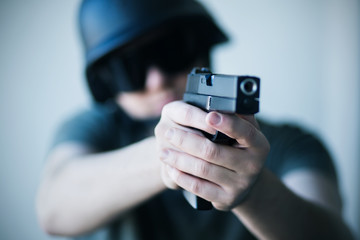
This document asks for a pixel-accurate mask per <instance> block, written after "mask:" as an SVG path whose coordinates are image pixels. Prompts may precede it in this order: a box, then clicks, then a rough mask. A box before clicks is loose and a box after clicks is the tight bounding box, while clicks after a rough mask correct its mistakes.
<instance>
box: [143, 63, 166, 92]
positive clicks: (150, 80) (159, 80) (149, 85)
mask: <svg viewBox="0 0 360 240" xmlns="http://www.w3.org/2000/svg"><path fill="white" fill-rule="evenodd" d="M165 84H166V76H165V74H164V73H163V72H162V71H161V70H160V69H159V68H157V67H150V68H149V69H148V71H147V73H146V79H145V88H146V90H148V91H151V92H155V91H158V90H161V89H163V88H164V87H165Z"/></svg>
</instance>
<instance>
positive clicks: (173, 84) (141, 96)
mask: <svg viewBox="0 0 360 240" xmlns="http://www.w3.org/2000/svg"><path fill="white" fill-rule="evenodd" d="M189 72H190V70H189V69H186V70H184V71H182V72H179V73H176V74H166V73H164V72H163V71H161V70H160V69H159V68H157V67H155V66H154V67H150V68H149V69H148V70H147V72H146V77H145V87H144V89H143V90H139V91H134V92H121V93H119V94H118V95H117V98H116V102H117V103H118V104H119V106H120V107H121V108H122V109H124V111H125V112H127V114H128V115H129V116H131V117H132V118H135V119H148V118H155V117H159V116H160V114H161V111H162V108H163V107H164V106H165V105H166V104H167V103H169V102H172V101H175V100H180V99H182V96H183V93H184V91H185V87H186V80H187V74H188V73H189Z"/></svg>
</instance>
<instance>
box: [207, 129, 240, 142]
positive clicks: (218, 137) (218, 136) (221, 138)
mask: <svg viewBox="0 0 360 240" xmlns="http://www.w3.org/2000/svg"><path fill="white" fill-rule="evenodd" d="M203 134H204V135H205V137H206V138H207V139H209V140H210V141H212V142H214V143H220V144H224V145H233V144H234V143H235V142H236V140H235V139H233V138H230V137H228V136H227V135H225V134H223V133H222V132H219V131H216V133H215V134H214V135H213V134H210V133H207V132H203Z"/></svg>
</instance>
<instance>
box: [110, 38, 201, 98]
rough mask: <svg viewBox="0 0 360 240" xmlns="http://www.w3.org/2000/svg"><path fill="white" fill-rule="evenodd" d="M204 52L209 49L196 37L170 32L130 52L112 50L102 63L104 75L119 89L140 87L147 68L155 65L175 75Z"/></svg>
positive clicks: (132, 89) (143, 82)
mask: <svg viewBox="0 0 360 240" xmlns="http://www.w3.org/2000/svg"><path fill="white" fill-rule="evenodd" d="M205 53H206V54H205ZM207 54H208V49H206V50H205V49H203V47H201V44H200V43H199V41H198V39H197V38H195V37H193V36H189V35H188V34H184V33H182V32H173V33H171V34H167V35H166V36H162V37H161V38H158V39H156V40H152V41H151V42H150V43H147V44H144V45H141V46H137V47H132V48H131V50H129V51H122V52H118V53H114V54H113V55H112V56H111V57H110V58H109V60H108V61H107V62H106V63H105V65H107V67H106V68H108V69H107V72H108V73H107V74H106V75H107V77H108V78H111V79H112V80H110V79H109V81H113V83H112V84H113V87H114V89H116V91H118V92H119V91H136V90H141V89H143V88H144V85H145V78H146V72H147V70H148V69H149V68H150V67H152V66H155V67H158V68H159V69H160V70H161V71H162V72H164V74H169V75H171V74H176V73H179V72H182V71H185V70H188V69H191V68H192V67H193V64H194V63H195V61H196V60H197V59H199V58H200V57H201V58H204V57H203V56H207ZM206 61H207V60H206Z"/></svg>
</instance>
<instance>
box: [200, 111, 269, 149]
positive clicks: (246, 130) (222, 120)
mask: <svg viewBox="0 0 360 240" xmlns="http://www.w3.org/2000/svg"><path fill="white" fill-rule="evenodd" d="M206 123H207V124H208V125H209V126H211V127H212V128H214V129H216V130H217V131H220V132H222V133H224V134H226V135H227V136H229V137H231V138H234V139H236V141H237V142H238V144H239V145H240V146H241V147H244V148H250V147H252V148H262V147H264V145H268V143H267V140H266V138H265V136H264V135H263V134H262V133H261V131H260V130H259V127H258V124H257V122H256V120H255V118H254V117H253V116H252V115H251V116H240V115H229V114H221V113H218V112H210V113H208V114H207V116H206Z"/></svg>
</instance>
